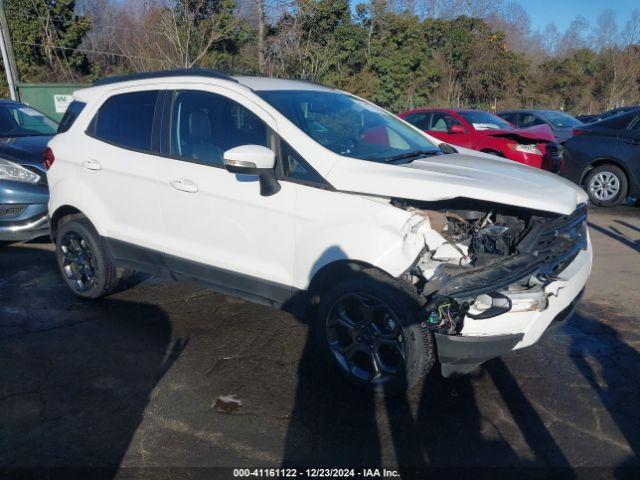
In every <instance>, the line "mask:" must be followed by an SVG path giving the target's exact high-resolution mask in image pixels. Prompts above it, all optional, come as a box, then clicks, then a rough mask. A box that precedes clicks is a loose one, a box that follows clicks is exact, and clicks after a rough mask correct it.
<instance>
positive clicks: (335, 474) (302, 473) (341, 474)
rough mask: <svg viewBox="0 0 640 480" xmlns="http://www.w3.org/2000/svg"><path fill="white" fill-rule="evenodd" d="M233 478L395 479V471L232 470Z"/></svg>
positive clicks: (373, 469)
mask: <svg viewBox="0 0 640 480" xmlns="http://www.w3.org/2000/svg"><path fill="white" fill-rule="evenodd" d="M233 476H234V478H242V477H247V478H249V477H257V478H260V477H262V478H359V477H360V478H395V477H400V473H399V472H398V471H397V470H392V469H391V470H390V469H386V468H305V469H299V468H234V470H233Z"/></svg>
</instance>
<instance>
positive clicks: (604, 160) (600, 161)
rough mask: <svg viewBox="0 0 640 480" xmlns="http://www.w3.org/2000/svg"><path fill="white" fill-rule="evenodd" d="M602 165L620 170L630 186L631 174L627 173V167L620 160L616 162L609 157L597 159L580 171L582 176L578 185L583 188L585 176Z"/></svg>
mask: <svg viewBox="0 0 640 480" xmlns="http://www.w3.org/2000/svg"><path fill="white" fill-rule="evenodd" d="M603 165H614V166H616V167H618V168H620V169H621V170H622V171H623V172H624V174H625V176H626V177H627V178H626V180H627V184H630V180H631V178H632V177H631V172H630V171H629V169H628V168H627V166H626V165H625V164H624V162H621V161H620V160H616V159H615V158H611V157H603V158H597V159H596V160H594V161H593V162H591V163H590V164H589V165H587V167H586V168H585V169H584V170H583V171H582V175H581V176H580V185H581V186H583V187H585V184H584V182H585V181H586V179H587V175H589V172H590V171H591V170H593V169H594V168H597V167H601V166H603Z"/></svg>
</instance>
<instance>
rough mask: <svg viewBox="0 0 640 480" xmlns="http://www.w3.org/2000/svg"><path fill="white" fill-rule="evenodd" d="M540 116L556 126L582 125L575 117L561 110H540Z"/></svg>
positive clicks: (570, 126)
mask: <svg viewBox="0 0 640 480" xmlns="http://www.w3.org/2000/svg"><path fill="white" fill-rule="evenodd" d="M540 116H541V117H543V118H544V119H545V120H547V121H548V122H550V123H551V124H552V125H553V126H554V127H558V128H573V127H577V126H578V125H582V122H581V121H580V120H578V119H577V118H573V117H572V116H571V115H567V114H566V113H562V112H554V111H547V112H541V113H540Z"/></svg>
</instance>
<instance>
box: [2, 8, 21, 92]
mask: <svg viewBox="0 0 640 480" xmlns="http://www.w3.org/2000/svg"><path fill="white" fill-rule="evenodd" d="M0 50H1V51H2V63H3V64H4V71H5V73H6V75H7V85H8V86H9V94H10V95H11V100H15V101H17V100H18V91H17V88H16V86H17V84H18V72H17V68H16V64H15V59H14V57H13V47H12V46H11V35H10V34H9V24H8V23H7V17H6V16H5V12H4V0H0Z"/></svg>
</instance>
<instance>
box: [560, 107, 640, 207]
mask: <svg viewBox="0 0 640 480" xmlns="http://www.w3.org/2000/svg"><path fill="white" fill-rule="evenodd" d="M573 133H574V136H573V137H571V138H570V139H569V140H567V141H566V142H565V143H564V145H563V146H564V161H563V164H562V167H561V172H560V173H561V175H562V176H564V177H566V178H568V179H569V180H571V181H573V182H575V183H577V184H578V185H582V186H583V187H584V189H585V190H586V191H587V193H588V194H589V199H590V200H591V202H592V203H593V204H595V205H600V206H605V207H609V206H613V205H617V204H619V203H621V202H623V201H624V200H625V199H626V198H627V196H628V195H631V196H637V195H638V194H639V193H640V110H634V111H631V112H629V113H625V114H622V115H617V116H614V117H610V118H608V119H606V120H602V121H600V122H597V123H590V124H586V125H582V126H581V127H579V128H577V129H574V132H573Z"/></svg>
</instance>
